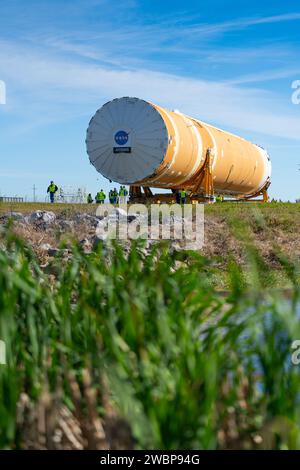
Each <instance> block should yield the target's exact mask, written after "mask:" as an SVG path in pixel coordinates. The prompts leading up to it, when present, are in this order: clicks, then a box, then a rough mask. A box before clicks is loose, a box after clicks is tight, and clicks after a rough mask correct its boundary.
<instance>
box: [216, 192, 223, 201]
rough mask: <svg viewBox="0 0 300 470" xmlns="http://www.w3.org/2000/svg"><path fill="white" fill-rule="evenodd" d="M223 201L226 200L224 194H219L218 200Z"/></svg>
mask: <svg viewBox="0 0 300 470" xmlns="http://www.w3.org/2000/svg"><path fill="white" fill-rule="evenodd" d="M223 201H224V196H223V195H222V194H217V196H216V202H223Z"/></svg>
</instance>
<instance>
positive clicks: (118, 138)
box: [115, 131, 128, 145]
mask: <svg viewBox="0 0 300 470" xmlns="http://www.w3.org/2000/svg"><path fill="white" fill-rule="evenodd" d="M115 142H116V144H118V145H125V144H127V142H128V134H127V132H125V131H118V132H117V133H116V134H115Z"/></svg>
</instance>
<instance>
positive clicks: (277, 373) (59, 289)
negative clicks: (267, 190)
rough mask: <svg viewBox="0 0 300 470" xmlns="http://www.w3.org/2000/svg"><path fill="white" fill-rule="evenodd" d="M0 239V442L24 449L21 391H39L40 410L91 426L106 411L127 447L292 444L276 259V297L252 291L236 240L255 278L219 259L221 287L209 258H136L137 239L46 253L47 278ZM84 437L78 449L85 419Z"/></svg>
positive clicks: (295, 387) (258, 268) (295, 370)
mask: <svg viewBox="0 0 300 470" xmlns="http://www.w3.org/2000/svg"><path fill="white" fill-rule="evenodd" d="M4 243H5V249H3V250H1V251H0V339H2V340H4V341H5V342H6V348H7V365H6V366H3V365H1V366H0V394H1V400H0V447H1V448H15V447H17V448H18V447H22V446H24V442H25V441H26V433H29V432H30V430H29V428H30V423H29V422H28V420H27V421H26V420H25V418H24V416H22V406H21V405H20V402H22V397H23V398H24V396H25V395H26V396H27V397H28V399H29V400H30V403H31V406H35V404H36V406H39V404H40V398H41V396H48V401H50V398H49V397H52V398H51V406H52V407H56V408H57V407H59V406H60V405H61V404H63V405H64V406H66V408H67V409H68V410H69V411H70V412H71V413H74V414H76V416H81V417H82V419H83V420H84V419H85V418H87V419H88V418H89V416H91V415H93V418H94V419H97V418H99V417H100V418H101V422H102V423H105V421H106V418H107V414H109V413H111V414H112V413H115V414H117V415H118V416H120V417H122V418H124V419H125V421H126V422H127V423H128V424H129V426H130V429H131V432H132V434H133V437H134V446H135V448H163V449H174V448H180V449H215V448H259V447H262V448H280V449H286V448H290V449H294V448H297V449H299V448H300V425H299V418H300V416H299V415H300V402H299V398H300V395H299V391H300V374H299V372H300V369H299V368H300V366H295V365H293V364H292V362H291V354H292V349H291V344H292V342H293V341H294V340H295V339H300V326H299V321H298V320H299V303H298V300H299V289H298V286H297V283H296V277H297V276H296V275H295V271H296V267H295V266H293V265H291V264H290V263H288V262H287V261H286V260H285V259H283V258H280V260H281V263H282V266H283V267H284V269H285V271H286V275H287V276H288V277H289V279H290V282H291V284H292V285H293V288H292V290H291V292H290V293H289V295H288V297H287V296H286V295H285V294H283V293H280V292H272V291H266V290H263V289H260V288H259V285H260V283H259V279H260V277H264V276H265V272H264V266H262V265H261V264H260V263H259V260H258V258H257V255H256V253H255V252H253V250H252V251H251V250H250V249H249V259H251V263H250V266H251V273H252V274H251V276H252V277H251V279H252V281H253V280H254V279H255V280H256V282H252V287H251V286H249V285H248V284H247V282H246V281H245V274H244V273H243V272H242V271H241V269H240V267H239V266H237V265H236V264H235V263H234V262H232V263H231V264H230V266H229V267H228V269H229V284H230V289H229V290H228V292H227V293H218V292H216V290H215V289H214V288H213V287H212V283H211V282H210V278H211V277H212V276H213V275H214V270H213V268H212V267H211V266H210V262H209V260H207V259H205V258H203V257H202V256H201V255H199V254H197V253H192V252H181V253H171V252H170V251H169V247H168V245H160V246H158V247H153V249H152V251H151V253H150V254H145V252H144V250H143V248H142V246H140V245H139V244H136V245H134V244H133V245H132V248H131V251H130V252H129V254H126V253H125V252H124V250H123V249H122V248H121V247H120V246H118V245H115V246H112V247H110V248H105V249H103V248H102V247H101V246H99V247H98V248H97V250H95V251H94V252H92V253H91V254H89V255H86V254H83V253H82V251H81V249H80V248H79V247H78V246H74V247H73V254H72V258H71V259H70V260H69V261H68V262H65V261H63V260H60V259H57V260H56V261H55V263H56V264H57V266H58V267H59V270H58V272H59V274H58V275H57V276H56V277H54V276H47V275H45V274H44V273H43V272H42V270H41V268H40V266H39V263H38V261H37V259H36V257H35V256H34V255H33V254H32V253H31V251H30V249H29V248H28V247H27V246H25V245H24V244H23V242H22V241H20V240H18V239H16V238H15V237H14V236H13V235H12V234H9V235H8V236H7V238H6V239H5V241H4ZM87 382H88V386H89V395H87V394H85V390H86V385H87ZM45 392H46V393H47V395H45ZM53 397H54V398H53ZM91 397H92V398H91ZM91 403H93V406H94V409H93V410H91ZM112 410H113V411H112ZM95 415H97V416H95ZM52 416H54V415H52ZM37 426H38V424H37ZM49 426H50V425H49ZM52 426H53V429H54V427H55V423H52ZM47 429H48V428H47ZM47 429H46V434H47V435H46V437H45V446H46V447H47V445H48V444H47V443H48V442H50V441H51V436H50V435H49V433H50V431H51V429H50V431H49V429H48V431H47ZM104 429H105V427H104ZM128 432H129V431H128ZM104 433H105V432H104ZM50 434H51V433H50ZM85 437H86V439H87V441H86V442H88V444H87V446H89V447H92V446H93V439H92V438H91V433H90V430H89V429H88V426H86V429H85ZM95 442H96V440H95ZM97 442H98V444H95V446H98V445H99V439H98V441H97ZM48 446H49V445H48ZM100 447H101V446H100Z"/></svg>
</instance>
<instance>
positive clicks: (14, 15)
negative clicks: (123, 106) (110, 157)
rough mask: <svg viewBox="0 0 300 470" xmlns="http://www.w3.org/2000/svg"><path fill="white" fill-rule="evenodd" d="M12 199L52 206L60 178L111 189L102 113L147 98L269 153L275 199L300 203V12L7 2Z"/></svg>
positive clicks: (0, 48)
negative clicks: (93, 123)
mask: <svg viewBox="0 0 300 470" xmlns="http://www.w3.org/2000/svg"><path fill="white" fill-rule="evenodd" d="M0 80H3V81H5V83H6V89H7V103H6V105H0V162H1V165H0V192H1V195H20V196H25V195H27V196H28V197H32V186H33V184H35V185H36V187H37V188H38V190H37V193H38V196H39V197H40V198H41V199H43V198H44V197H45V189H46V187H47V184H48V182H49V180H50V179H54V180H55V181H56V182H57V183H59V184H61V185H72V186H85V187H86V188H87V189H89V190H90V191H91V192H93V193H95V192H96V190H97V189H98V188H100V187H103V188H105V189H106V190H107V188H108V185H107V183H106V180H104V179H103V178H102V177H101V176H100V175H99V174H98V173H97V172H96V171H95V169H94V168H93V167H92V166H90V164H89V162H88V157H87V155H86V151H85V132H86V128H87V125H88V122H89V120H90V118H91V116H92V115H93V114H94V113H95V111H96V110H97V109H98V108H99V107H100V106H101V105H102V104H103V103H104V102H106V101H108V100H110V99H112V98H115V97H120V96H137V97H140V98H143V99H146V100H150V101H153V102H155V103H157V104H160V105H162V106H166V107H168V108H171V109H174V108H176V109H179V110H180V111H181V112H184V113H186V114H189V115H192V116H194V117H197V118H199V119H201V120H204V121H207V122H210V123H212V124H214V125H217V126H219V127H222V128H224V129H227V130H229V131H231V132H235V133H237V134H239V135H241V136H243V137H245V138H248V139H250V140H251V141H253V142H255V143H259V144H260V145H262V146H264V147H266V148H267V149H268V151H269V153H270V155H271V158H272V164H273V177H272V187H271V191H270V193H271V196H273V197H276V198H282V199H284V200H288V199H289V200H295V198H297V197H300V184H299V182H300V172H298V164H300V105H298V106H297V105H295V104H293V103H292V100H291V96H292V92H293V90H292V88H291V86H292V82H293V81H295V80H300V4H299V2H295V1H294V0H292V1H290V0H287V1H285V2H282V0H280V1H278V0H274V1H266V2H262V1H259V2H258V1H257V0H253V1H252V2H249V1H233V0H229V1H220V0H211V1H209V2H207V1H187V2H182V1H178V0H173V1H170V0H165V1H164V2H161V1H156V0H152V1H150V0H144V1H142V0H125V1H115V0H65V1H58V0H51V1H50V0H48V1H47V0H46V1H45V0H44V1H42V0H39V1H38V0H27V1H26V2H24V1H21V0H7V1H2V2H1V3H0Z"/></svg>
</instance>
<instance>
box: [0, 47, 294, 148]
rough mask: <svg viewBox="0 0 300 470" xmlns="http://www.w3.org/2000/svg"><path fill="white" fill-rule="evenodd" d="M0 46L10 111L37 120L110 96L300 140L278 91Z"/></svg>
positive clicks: (84, 108) (84, 109)
mask: <svg viewBox="0 0 300 470" xmlns="http://www.w3.org/2000/svg"><path fill="white" fill-rule="evenodd" d="M0 46H1V47H0V74H1V75H2V76H3V75H4V74H5V79H6V81H7V84H9V83H10V82H11V83H12V84H13V88H14V90H18V91H19V92H21V91H22V99H24V104H23V105H21V107H20V101H19V108H15V110H14V111H15V112H16V113H21V115H22V113H25V115H26V113H30V112H33V113H38V114H39V115H38V116H36V122H37V123H38V122H39V120H40V119H42V120H43V119H44V120H46V121H47V120H48V121H49V120H50V121H51V120H53V119H55V115H57V120H58V121H59V120H61V119H70V118H73V117H74V116H79V115H82V114H87V115H88V114H90V113H91V111H92V112H94V111H95V110H96V109H97V108H98V107H100V106H101V105H102V104H103V102H105V101H107V100H109V99H112V98H114V97H119V96H138V97H140V98H144V99H146V100H150V101H153V102H155V103H158V104H161V105H162V106H167V107H170V108H179V109H180V110H181V111H182V112H184V113H188V114H190V115H192V116H194V117H197V118H199V119H202V120H208V121H210V122H212V123H215V124H217V125H219V126H223V127H224V128H227V129H230V128H236V129H240V130H241V133H243V132H247V133H249V132H250V133H251V132H259V133H262V134H266V135H272V136H277V137H284V138H291V139H297V140H300V133H299V129H300V110H299V113H298V114H297V113H296V112H295V110H294V109H293V110H291V109H290V107H289V105H290V100H287V103H286V105H284V104H282V100H281V98H279V97H278V96H277V95H275V94H272V93H269V92H266V91H263V90H260V89H256V88H241V87H239V86H238V85H235V84H230V83H222V82H213V81H207V80H197V79H190V78H186V77H182V76H177V75H172V74H166V73H160V72H154V71H151V70H146V69H142V68H141V69H133V70H131V69H127V70H124V69H122V70H115V69H110V68H105V67H102V66H99V65H96V64H89V63H82V62H78V61H76V60H74V61H70V60H69V61H66V60H64V59H60V58H57V57H53V56H52V57H51V56H45V55H44V56H42V55H41V54H39V53H36V52H33V51H32V50H27V49H26V48H25V49H24V50H22V49H21V48H20V46H16V45H12V44H9V43H4V42H2V43H1V44H0ZM19 99H20V98H19ZM25 101H26V102H25ZM25 106H26V107H27V108H29V110H28V109H25Z"/></svg>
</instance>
